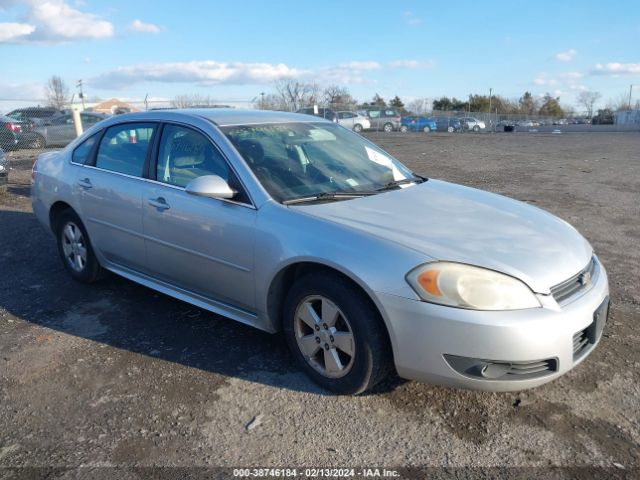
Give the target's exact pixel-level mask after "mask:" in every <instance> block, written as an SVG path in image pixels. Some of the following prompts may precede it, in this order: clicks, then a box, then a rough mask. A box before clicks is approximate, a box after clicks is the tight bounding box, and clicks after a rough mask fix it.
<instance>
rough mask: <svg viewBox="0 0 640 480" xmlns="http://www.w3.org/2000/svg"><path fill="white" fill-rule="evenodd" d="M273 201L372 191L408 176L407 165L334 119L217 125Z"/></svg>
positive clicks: (409, 175)
mask: <svg viewBox="0 0 640 480" xmlns="http://www.w3.org/2000/svg"><path fill="white" fill-rule="evenodd" d="M222 131H223V132H224V134H225V135H226V136H227V137H228V138H229V140H231V142H232V143H233V144H234V146H235V147H236V149H237V150H238V151H239V152H240V154H241V155H242V156H243V157H244V159H245V160H246V162H247V164H248V165H249V167H250V168H251V169H252V170H253V173H254V174H255V175H256V177H257V178H258V180H260V183H262V185H263V186H264V188H265V189H266V190H267V192H269V194H270V195H271V196H272V197H273V198H274V199H276V200H277V201H280V202H282V201H288V200H293V199H296V198H302V197H308V196H312V195H320V194H323V193H335V192H349V193H357V192H363V193H366V192H369V193H370V192H372V191H376V190H380V189H383V188H384V187H385V186H388V185H389V184H391V183H393V182H397V181H400V180H405V179H408V178H413V174H412V173H411V171H409V169H407V167H405V166H404V165H402V164H401V163H400V162H399V161H397V160H396V159H394V158H393V157H391V156H390V155H389V154H388V153H386V152H384V151H382V150H380V149H379V148H378V147H376V146H375V145H373V144H372V143H369V142H368V141H366V140H365V139H364V138H362V137H360V136H359V135H357V134H354V133H352V132H351V131H349V130H347V129H345V128H343V127H340V126H339V125H336V124H327V123H279V124H265V125H234V126H229V127H222Z"/></svg>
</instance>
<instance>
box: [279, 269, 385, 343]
mask: <svg viewBox="0 0 640 480" xmlns="http://www.w3.org/2000/svg"><path fill="white" fill-rule="evenodd" d="M313 272H317V273H331V274H334V275H338V276H340V277H343V278H345V279H346V280H347V281H349V282H350V283H352V284H353V285H354V286H355V287H356V288H357V289H359V290H360V291H361V292H362V294H363V295H364V296H366V297H367V299H368V300H369V302H371V304H372V305H373V307H374V308H375V309H376V310H377V311H378V312H379V313H380V314H381V317H383V319H384V316H383V315H382V312H381V309H380V308H379V307H378V305H377V304H376V302H375V301H374V300H373V298H371V295H370V293H369V292H367V290H366V289H365V288H364V287H363V286H362V284H361V283H360V282H359V281H357V280H355V279H354V278H353V277H351V276H350V275H348V274H347V273H345V272H343V271H341V270H338V269H337V268H334V267H332V266H329V265H325V264H323V263H318V262H313V261H300V262H295V263H291V264H289V265H287V266H285V267H283V268H282V269H281V270H280V271H279V272H278V273H277V274H276V275H274V277H273V279H272V280H271V283H270V285H269V290H268V292H267V315H268V316H269V321H270V323H271V325H273V327H274V329H275V331H281V330H282V320H283V318H282V308H283V306H284V298H285V296H286V295H287V292H288V291H289V290H290V289H291V287H292V285H293V284H294V283H295V281H296V280H297V279H299V278H301V277H303V276H304V275H306V274H308V273H313ZM385 329H386V330H387V335H389V330H388V328H387V326H386V322H385ZM389 336H390V335H389Z"/></svg>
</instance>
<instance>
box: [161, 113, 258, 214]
mask: <svg viewBox="0 0 640 480" xmlns="http://www.w3.org/2000/svg"><path fill="white" fill-rule="evenodd" d="M160 123H162V124H163V125H179V126H184V127H185V128H189V129H191V130H195V131H196V132H198V133H200V134H202V135H204V137H205V138H206V139H207V140H209V142H211V145H213V148H215V149H216V150H217V151H218V153H219V154H220V156H221V157H222V159H223V160H224V161H225V162H226V163H227V166H228V167H229V168H230V169H231V171H232V172H233V174H234V175H235V176H236V178H237V179H238V181H239V182H240V185H242V188H243V189H244V192H245V193H246V195H247V197H249V201H250V202H251V203H249V204H246V203H243V202H234V201H232V200H229V199H223V198H220V199H218V200H225V201H228V202H229V203H233V204H236V205H246V206H250V207H251V208H253V209H254V210H257V208H256V207H255V203H256V202H255V200H254V199H253V197H252V196H251V192H250V191H249V189H248V188H247V185H246V184H245V182H244V181H243V180H242V177H241V176H240V175H238V171H237V170H236V168H235V167H234V166H233V163H232V162H231V161H229V159H228V158H227V156H226V155H225V154H224V152H223V151H222V149H221V148H220V147H219V146H218V144H217V142H216V141H215V140H214V139H213V138H211V136H210V135H209V134H207V132H205V131H203V130H201V129H200V128H198V127H196V126H194V125H191V124H189V123H185V122H180V121H179V120H169V121H163V122H160ZM161 133H164V128H163V132H161ZM160 142H162V135H161V136H160V139H159V140H158V155H160ZM155 162H156V175H157V168H158V158H157V156H156V158H155ZM149 180H152V179H149ZM152 181H154V182H157V183H160V184H162V185H169V184H167V183H165V182H161V181H159V180H157V179H156V180H152ZM170 186H172V187H177V185H170ZM178 188H180V189H181V190H184V187H178Z"/></svg>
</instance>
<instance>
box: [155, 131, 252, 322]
mask: <svg viewBox="0 0 640 480" xmlns="http://www.w3.org/2000/svg"><path fill="white" fill-rule="evenodd" d="M203 175H218V176H220V177H222V178H223V179H224V180H226V181H227V182H228V183H229V185H230V186H231V187H232V188H233V189H235V190H236V191H239V194H238V195H237V196H236V197H235V198H234V199H233V201H228V200H222V199H217V198H207V197H199V196H195V195H192V194H189V193H187V192H186V191H185V187H186V186H187V184H188V183H189V182H190V181H191V180H193V179H194V178H197V177H199V176H203ZM150 176H151V178H152V179H155V180H156V181H155V182H149V183H147V184H146V185H145V187H144V190H143V211H144V214H143V225H144V234H145V238H146V249H147V259H148V269H149V270H150V271H151V273H152V275H153V276H154V277H157V278H159V279H160V280H162V281H164V282H167V283H170V284H172V285H174V286H176V287H179V288H182V289H185V290H187V291H189V292H192V293H196V294H199V295H202V296H204V297H206V298H209V299H213V300H215V301H219V302H223V303H226V304H229V305H233V306H235V307H240V308H242V309H245V310H248V311H250V312H253V311H254V309H255V298H254V296H255V293H254V280H253V250H254V225H255V221H256V210H255V209H254V208H253V206H252V205H251V202H250V200H249V198H248V197H247V195H246V194H245V193H244V189H243V187H242V185H240V182H239V181H238V180H237V176H236V175H235V173H234V172H233V170H232V169H231V168H230V166H229V164H228V162H227V161H226V159H225V158H224V157H223V156H222V154H221V153H220V151H219V150H218V149H217V148H216V146H215V145H214V144H213V143H212V142H211V140H210V139H209V138H208V137H207V136H205V135H204V134H203V133H202V132H200V131H197V130H195V129H192V128H189V127H186V126H182V125H174V124H165V126H164V127H163V130H162V133H161V137H160V143H159V146H158V155H157V163H156V164H155V168H153V169H152V171H151V173H150Z"/></svg>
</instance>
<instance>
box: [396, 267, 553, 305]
mask: <svg viewBox="0 0 640 480" xmlns="http://www.w3.org/2000/svg"><path fill="white" fill-rule="evenodd" d="M406 279H407V282H409V285H411V287H412V288H413V289H414V290H415V292H416V293H417V294H418V296H419V297H420V298H421V299H422V300H424V301H426V302H431V303H439V304H440V305H448V306H451V307H459V308H469V309H473V310H520V309H523V308H536V307H540V306H541V305H540V302H539V301H538V299H537V298H536V296H535V294H534V293H533V292H532V291H531V289H529V287H527V286H526V285H525V284H524V283H522V282H521V281H520V280H517V279H515V278H513V277H510V276H508V275H504V274H502V273H498V272H494V271H493V270H487V269H485V268H480V267H472V266H471V265H464V264H461V263H449V262H434V263H427V264H425V265H421V266H419V267H417V268H414V269H413V270H411V271H410V272H409V273H408V274H407V276H406Z"/></svg>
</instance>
